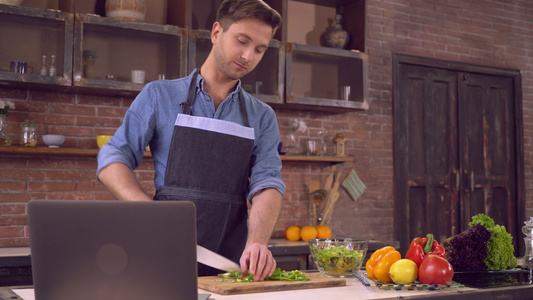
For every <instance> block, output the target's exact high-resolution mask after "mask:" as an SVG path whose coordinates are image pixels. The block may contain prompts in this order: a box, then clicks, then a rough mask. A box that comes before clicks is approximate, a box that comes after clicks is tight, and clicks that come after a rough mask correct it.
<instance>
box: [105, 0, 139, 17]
mask: <svg viewBox="0 0 533 300" xmlns="http://www.w3.org/2000/svg"><path fill="white" fill-rule="evenodd" d="M105 14H106V17H109V18H112V19H116V20H121V21H135V22H142V21H144V18H145V16H146V1H145V0H107V1H106V3H105Z"/></svg>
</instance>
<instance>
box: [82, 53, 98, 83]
mask: <svg viewBox="0 0 533 300" xmlns="http://www.w3.org/2000/svg"><path fill="white" fill-rule="evenodd" d="M95 64H96V51H94V50H85V51H83V78H88V79H93V78H94V69H95Z"/></svg>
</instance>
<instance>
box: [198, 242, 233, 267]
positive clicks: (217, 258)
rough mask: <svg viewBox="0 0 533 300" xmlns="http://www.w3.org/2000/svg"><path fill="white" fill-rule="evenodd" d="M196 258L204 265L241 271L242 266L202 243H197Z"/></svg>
mask: <svg viewBox="0 0 533 300" xmlns="http://www.w3.org/2000/svg"><path fill="white" fill-rule="evenodd" d="M196 260H197V261H198V262H200V263H203V264H204V265H208V266H210V267H213V268H215V269H219V270H222V271H240V270H241V266H240V265H238V264H237V263H235V262H234V261H232V260H229V259H227V258H225V257H224V256H222V255H220V254H218V253H216V252H213V251H211V250H209V249H207V248H204V247H202V246H200V245H196Z"/></svg>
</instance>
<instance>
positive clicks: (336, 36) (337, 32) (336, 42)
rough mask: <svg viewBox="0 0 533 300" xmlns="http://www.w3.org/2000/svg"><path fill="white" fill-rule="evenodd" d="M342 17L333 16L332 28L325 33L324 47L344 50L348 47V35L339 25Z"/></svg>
mask: <svg viewBox="0 0 533 300" xmlns="http://www.w3.org/2000/svg"><path fill="white" fill-rule="evenodd" d="M341 20H342V15H340V14H337V15H335V22H334V23H333V26H331V28H330V29H328V31H327V32H326V45H327V46H328V47H331V48H340V49H344V48H346V47H347V46H348V42H349V41H350V35H349V34H348V32H347V31H346V30H344V29H343V28H342V25H341Z"/></svg>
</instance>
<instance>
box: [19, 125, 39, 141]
mask: <svg viewBox="0 0 533 300" xmlns="http://www.w3.org/2000/svg"><path fill="white" fill-rule="evenodd" d="M20 145H22V146H26V147H35V146H37V125H35V124H33V122H32V121H28V120H26V122H24V123H22V124H20Z"/></svg>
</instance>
